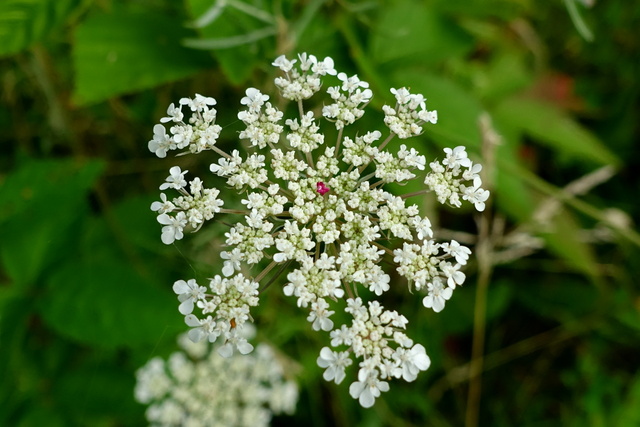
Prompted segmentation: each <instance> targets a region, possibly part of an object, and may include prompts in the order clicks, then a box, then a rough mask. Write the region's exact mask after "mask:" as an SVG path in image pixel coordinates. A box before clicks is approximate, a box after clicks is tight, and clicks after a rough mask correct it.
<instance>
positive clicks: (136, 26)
mask: <svg viewBox="0 0 640 427" xmlns="http://www.w3.org/2000/svg"><path fill="white" fill-rule="evenodd" d="M190 36H193V33H192V32H191V31H190V30H187V29H185V28H184V27H183V26H182V25H181V23H180V22H176V20H175V19H173V18H171V17H169V16H164V15H161V14H158V13H157V12H153V11H148V12H145V13H138V12H127V11H123V10H121V9H116V10H114V11H112V12H111V13H100V14H96V15H93V16H90V17H89V18H88V19H87V20H86V21H84V22H83V23H82V24H80V25H79V26H78V28H77V29H76V33H75V44H74V50H73V62H74V67H75V72H76V87H75V92H74V100H75V102H77V103H79V104H90V103H95V102H99V101H103V100H105V99H108V98H110V97H113V96H116V95H121V94H124V93H130V92H136V91H140V90H143V89H148V88H151V87H154V86H157V85H159V84H162V83H167V82H170V81H174V80H178V79H181V78H185V77H188V76H191V75H193V74H195V73H197V72H198V71H200V70H203V69H205V68H207V67H209V66H210V65H211V60H210V58H209V56H208V55H207V54H206V53H204V52H201V51H197V50H193V49H189V48H186V47H184V46H182V45H181V40H182V39H184V38H186V37H190Z"/></svg>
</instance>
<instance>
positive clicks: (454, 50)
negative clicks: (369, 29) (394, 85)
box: [369, 1, 473, 65]
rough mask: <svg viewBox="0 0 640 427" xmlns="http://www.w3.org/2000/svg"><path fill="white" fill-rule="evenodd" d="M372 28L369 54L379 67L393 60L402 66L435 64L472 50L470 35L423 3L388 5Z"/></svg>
mask: <svg viewBox="0 0 640 427" xmlns="http://www.w3.org/2000/svg"><path fill="white" fill-rule="evenodd" d="M373 28H374V32H373V34H372V36H371V44H370V49H369V52H370V54H371V57H372V58H373V60H374V61H375V62H378V63H379V64H383V63H386V62H390V61H394V60H402V61H403V64H404V65H406V62H407V61H408V62H409V63H416V62H419V63H420V64H425V63H426V64H437V63H438V62H440V61H443V60H445V59H447V58H451V57H454V56H463V55H464V54H465V53H466V52H468V51H469V50H470V49H471V48H472V47H473V39H472V38H471V36H470V35H469V34H467V33H466V32H465V31H464V30H462V29H461V28H460V26H458V25H457V24H456V23H455V22H454V21H453V20H450V19H448V18H447V17H445V16H443V15H440V14H439V13H438V12H437V10H435V9H434V8H432V7H429V6H427V5H426V4H425V3H424V2H415V1H402V2H397V3H394V4H392V5H387V6H386V7H385V8H384V9H382V10H381V12H380V17H379V19H378V22H377V24H376V25H374V27H373Z"/></svg>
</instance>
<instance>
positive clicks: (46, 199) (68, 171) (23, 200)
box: [0, 161, 102, 285]
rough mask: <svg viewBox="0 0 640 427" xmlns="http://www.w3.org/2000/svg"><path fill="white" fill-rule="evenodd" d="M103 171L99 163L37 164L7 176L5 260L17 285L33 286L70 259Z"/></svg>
mask: <svg viewBox="0 0 640 427" xmlns="http://www.w3.org/2000/svg"><path fill="white" fill-rule="evenodd" d="M101 170H102V163H100V162H89V163H85V164H76V163H75V162H72V161H33V162H29V163H27V164H25V165H24V166H23V167H22V168H20V169H18V170H17V171H16V172H15V173H13V174H12V175H10V176H9V177H7V179H6V181H5V185H4V186H3V187H2V189H1V190H0V206H2V208H0V235H2V239H0V259H1V260H2V264H3V265H4V268H5V270H6V272H7V274H8V275H9V277H11V279H12V280H13V281H14V282H15V283H17V284H21V285H24V284H27V283H33V282H34V281H35V280H36V279H37V278H38V277H39V276H40V274H41V273H42V272H43V271H44V269H45V268H46V267H47V266H48V265H51V264H52V263H54V262H55V261H58V260H61V259H64V258H65V253H67V252H69V250H68V249H67V248H68V247H69V245H70V244H71V243H70V242H71V241H73V239H74V238H75V234H74V233H73V230H72V228H73V227H74V225H75V224H77V222H78V221H79V219H80V218H81V217H82V216H83V215H85V214H86V211H87V203H86V196H87V191H88V190H89V188H90V187H91V186H92V185H93V183H94V182H95V180H96V179H97V177H98V175H99V174H100V172H101Z"/></svg>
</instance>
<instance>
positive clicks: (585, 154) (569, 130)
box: [494, 97, 620, 165]
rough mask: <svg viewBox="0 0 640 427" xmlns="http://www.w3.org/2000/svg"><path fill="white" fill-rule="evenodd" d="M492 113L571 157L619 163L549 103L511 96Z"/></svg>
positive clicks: (577, 125)
mask: <svg viewBox="0 0 640 427" xmlns="http://www.w3.org/2000/svg"><path fill="white" fill-rule="evenodd" d="M494 114H495V115H496V117H497V119H498V120H500V121H501V122H504V123H510V124H511V125H512V126H517V127H519V128H521V129H522V130H523V131H524V132H525V133H526V134H528V135H529V136H531V137H533V138H535V139H536V140H537V141H539V142H541V143H544V144H546V145H547V146H549V147H551V148H553V149H555V150H557V151H558V152H559V153H561V154H564V155H566V156H569V157H570V158H573V159H575V160H589V161H591V162H595V163H597V164H613V165H619V164H620V160H619V159H618V158H617V156H616V155H615V154H613V153H612V152H611V151H610V150H609V149H608V148H607V147H606V146H605V145H604V144H603V143H602V141H600V140H599V139H598V138H597V137H596V136H595V135H593V134H592V133H590V132H589V131H588V130H587V129H585V128H583V127H582V126H580V125H579V124H578V123H576V122H575V121H574V120H573V119H571V117H569V116H568V115H567V114H566V113H564V112H563V111H562V110H560V109H558V108H557V107H555V106H553V105H551V104H548V103H545V102H542V101H538V100H534V99H526V98H520V97H511V98H508V99H506V100H505V101H503V102H502V103H501V104H500V105H498V106H497V107H496V108H495V109H494Z"/></svg>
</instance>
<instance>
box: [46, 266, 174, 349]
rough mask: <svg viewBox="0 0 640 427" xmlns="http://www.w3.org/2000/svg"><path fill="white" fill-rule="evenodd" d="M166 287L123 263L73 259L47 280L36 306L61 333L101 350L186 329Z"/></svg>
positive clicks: (154, 340)
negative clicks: (38, 303) (43, 293)
mask: <svg viewBox="0 0 640 427" xmlns="http://www.w3.org/2000/svg"><path fill="white" fill-rule="evenodd" d="M170 287H171V284H170V283H167V291H166V292H164V291H162V290H160V289H159V288H158V287H157V286H154V285H153V284H151V283H149V282H148V281H147V280H146V279H144V278H142V277H141V276H140V275H139V274H138V273H137V272H136V270H134V269H133V267H132V266H131V265H130V263H129V262H127V261H118V260H108V259H101V260H97V261H95V262H78V261H75V262H74V261H71V262H70V263H68V264H67V265H65V266H63V267H62V268H60V269H59V270H58V271H56V272H55V274H53V275H52V276H51V277H50V278H49V279H48V280H47V294H46V295H45V297H44V298H42V300H41V304H40V308H39V309H40V312H41V314H42V316H43V318H44V320H45V321H46V322H47V324H48V325H49V326H50V327H52V328H53V329H54V330H56V331H57V332H58V333H60V334H61V335H64V336H68V337H71V338H73V339H75V340H77V341H80V342H83V343H87V344H91V345H95V346H98V347H104V348H111V347H117V346H130V347H136V346H141V345H145V344H150V343H156V342H157V341H158V340H160V339H162V338H163V337H174V336H175V335H176V334H177V333H178V332H180V331H182V330H184V329H186V327H185V326H184V325H183V323H182V322H183V318H182V315H180V313H179V312H178V301H177V299H176V298H175V297H174V295H172V294H171V291H170Z"/></svg>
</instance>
